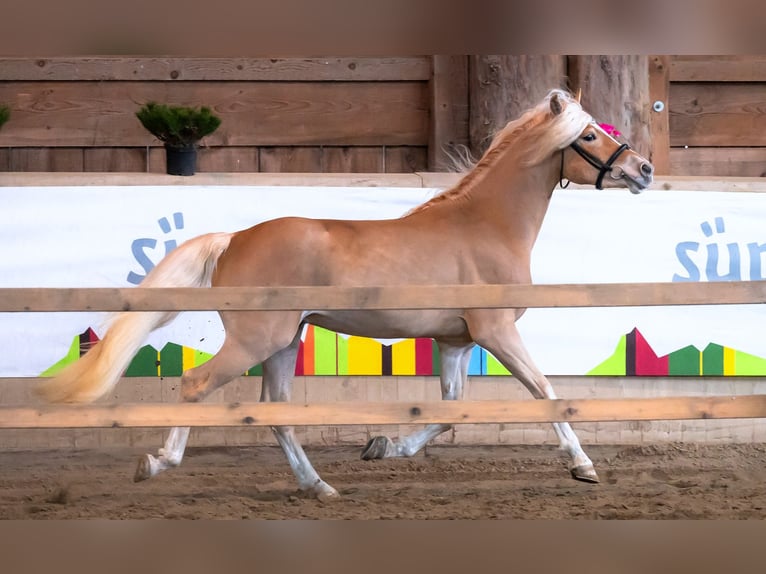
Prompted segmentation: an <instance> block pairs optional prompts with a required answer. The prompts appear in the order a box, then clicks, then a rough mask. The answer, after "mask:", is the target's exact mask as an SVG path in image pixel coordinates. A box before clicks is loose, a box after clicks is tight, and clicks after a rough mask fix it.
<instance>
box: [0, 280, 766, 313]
mask: <svg viewBox="0 0 766 574" xmlns="http://www.w3.org/2000/svg"><path fill="white" fill-rule="evenodd" d="M764 302H766V280H762V281H742V282H732V281H720V282H709V283H691V282H690V283H612V284H594V283H591V284H569V285H566V284H559V285H400V286H396V285H390V286H385V287H335V286H327V287H212V288H204V289H200V288H167V287H163V288H140V289H136V288H72V289H55V288H4V289H0V312H30V311H48V312H56V311H182V310H186V311H208V310H214V309H223V310H227V311H245V310H305V309H467V308H514V307H519V308H533V307H620V306H621V307H632V306H652V305H654V306H657V305H715V304H756V303H764Z"/></svg>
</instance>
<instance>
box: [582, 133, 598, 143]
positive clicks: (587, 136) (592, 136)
mask: <svg viewBox="0 0 766 574" xmlns="http://www.w3.org/2000/svg"><path fill="white" fill-rule="evenodd" d="M582 139H584V140H585V141H586V142H592V141H593V140H594V139H596V134H585V135H584V136H583V138H582Z"/></svg>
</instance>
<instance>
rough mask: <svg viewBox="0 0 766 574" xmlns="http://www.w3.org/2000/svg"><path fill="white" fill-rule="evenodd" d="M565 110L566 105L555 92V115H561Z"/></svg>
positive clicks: (553, 99) (552, 111) (552, 102)
mask: <svg viewBox="0 0 766 574" xmlns="http://www.w3.org/2000/svg"><path fill="white" fill-rule="evenodd" d="M563 110H564V106H563V104H562V103H561V100H559V95H558V94H553V95H552V96H551V113H552V114H553V115H554V116H557V115H559V114H560V113H561V112H562V111H563Z"/></svg>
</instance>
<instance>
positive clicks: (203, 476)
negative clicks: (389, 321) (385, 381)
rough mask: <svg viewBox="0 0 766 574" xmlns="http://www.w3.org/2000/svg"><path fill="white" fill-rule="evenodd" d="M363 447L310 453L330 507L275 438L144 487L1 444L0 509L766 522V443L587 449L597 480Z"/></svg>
mask: <svg viewBox="0 0 766 574" xmlns="http://www.w3.org/2000/svg"><path fill="white" fill-rule="evenodd" d="M360 448H361V447H360ZM360 448H351V447H332V448H310V449H307V452H308V455H309V457H310V458H311V460H312V462H313V463H314V466H315V467H316V469H317V471H318V472H319V473H320V475H321V476H322V477H323V478H324V479H325V480H326V481H327V482H329V483H330V484H332V485H333V486H335V488H337V489H338V490H339V492H340V493H341V495H342V499H341V500H338V501H334V502H332V503H321V502H319V501H317V500H314V499H311V498H307V497H306V496H304V495H302V494H301V493H300V492H298V491H297V489H296V483H295V481H294V479H293V477H292V474H291V472H290V469H289V467H288V466H287V463H286V461H285V459H284V456H283V455H282V451H281V450H279V449H278V448H277V447H242V448H239V447H238V448H196V449H195V448H189V449H188V451H187V456H186V458H185V460H184V462H183V464H182V465H181V466H180V467H178V468H176V469H173V470H171V471H168V472H166V473H164V474H162V475H160V476H157V477H155V478H153V479H151V480H148V481H146V482H141V483H134V482H133V480H132V477H133V471H134V468H135V461H136V459H137V456H138V455H139V454H140V453H142V452H143V450H140V451H139V450H135V449H106V450H78V451H66V450H56V451H42V450H37V451H11V452H3V453H0V518H2V519H76V518H108V519H123V518H133V519H142V518H168V519H200V518H202V519H296V518H297V519H452V518H474V519H479V518H489V519H511V518H513V519H518V518H536V519H576V518H587V519H598V518H601V519H683V518H689V519H763V518H766V445H763V444H749V445H708V446H703V445H696V444H678V443H673V444H663V445H656V446H625V447H620V446H609V447H606V446H589V447H587V448H586V451H587V452H588V454H589V455H590V456H591V458H592V459H593V461H594V462H595V464H596V469H597V471H598V472H599V474H600V476H601V484H598V485H591V484H584V483H580V482H576V481H574V480H572V479H570V478H569V473H568V472H567V470H566V460H565V458H564V457H563V456H562V455H561V453H559V451H558V450H557V449H556V448H555V447H552V446H487V447H455V446H431V447H428V448H427V449H426V453H425V454H422V453H421V454H419V455H418V456H416V457H414V458H411V459H388V460H384V461H370V462H367V461H362V460H359V452H360Z"/></svg>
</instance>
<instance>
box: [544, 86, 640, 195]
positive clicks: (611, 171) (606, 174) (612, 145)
mask: <svg viewBox="0 0 766 574" xmlns="http://www.w3.org/2000/svg"><path fill="white" fill-rule="evenodd" d="M572 103H573V102H569V105H572ZM565 105H566V102H562V101H560V100H559V98H558V97H556V96H555V95H554V97H552V98H551V99H550V106H551V113H553V114H554V115H558V114H560V113H561V112H562V110H563V107H564V106H565ZM605 127H606V128H607V129H604V128H605ZM613 135H619V132H616V130H614V128H612V126H605V125H604V127H602V125H599V124H597V123H595V122H590V123H588V124H587V125H586V126H585V129H583V130H582V131H581V132H580V134H579V135H578V136H577V138H576V139H575V140H574V141H573V142H571V143H570V145H569V146H568V147H566V148H564V150H563V151H562V157H561V179H562V180H564V179H567V180H569V181H573V182H575V183H580V184H584V185H595V186H596V188H598V189H602V188H604V187H627V188H628V189H629V190H630V191H631V193H641V192H642V191H643V190H644V189H646V188H647V187H649V185H650V184H651V183H652V179H653V174H654V167H653V166H652V164H651V163H650V162H649V160H647V159H646V158H645V157H643V156H642V155H640V154H638V153H637V152H636V151H634V150H632V149H631V148H630V146H629V145H628V144H626V143H620V142H618V141H617V140H616V139H615V137H613Z"/></svg>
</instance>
